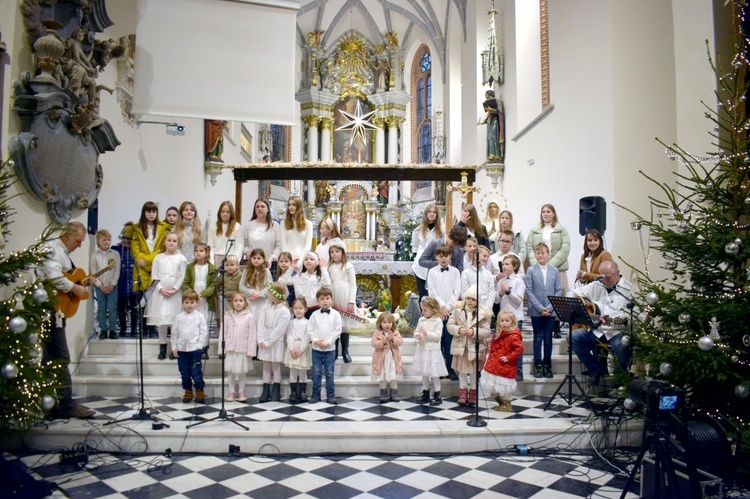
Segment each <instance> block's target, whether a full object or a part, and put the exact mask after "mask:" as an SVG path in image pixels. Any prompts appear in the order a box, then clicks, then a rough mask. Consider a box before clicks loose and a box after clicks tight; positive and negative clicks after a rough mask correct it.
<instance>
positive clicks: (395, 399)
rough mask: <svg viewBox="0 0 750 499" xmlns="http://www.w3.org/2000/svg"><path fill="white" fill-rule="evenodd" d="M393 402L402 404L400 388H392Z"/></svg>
mask: <svg viewBox="0 0 750 499" xmlns="http://www.w3.org/2000/svg"><path fill="white" fill-rule="evenodd" d="M391 402H401V399H400V398H399V396H398V388H391Z"/></svg>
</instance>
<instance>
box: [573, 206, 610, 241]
mask: <svg viewBox="0 0 750 499" xmlns="http://www.w3.org/2000/svg"><path fill="white" fill-rule="evenodd" d="M589 229H596V230H598V231H599V232H601V233H602V235H604V232H605V231H606V230H607V202H606V201H605V200H604V198H603V197H601V196H586V197H585V198H581V200H580V201H579V202H578V233H579V234H581V235H582V236H584V235H586V231H588V230H589Z"/></svg>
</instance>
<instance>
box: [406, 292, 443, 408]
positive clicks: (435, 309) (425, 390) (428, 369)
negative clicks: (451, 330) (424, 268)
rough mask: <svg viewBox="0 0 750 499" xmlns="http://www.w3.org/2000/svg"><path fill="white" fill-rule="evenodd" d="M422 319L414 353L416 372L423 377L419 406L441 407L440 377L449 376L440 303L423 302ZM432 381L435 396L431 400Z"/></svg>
mask: <svg viewBox="0 0 750 499" xmlns="http://www.w3.org/2000/svg"><path fill="white" fill-rule="evenodd" d="M421 307H422V317H420V319H419V322H418V323H417V327H416V329H415V330H414V339H415V340H417V348H416V351H415V352H414V360H413V362H412V365H413V366H414V372H415V373H416V374H418V375H420V376H422V395H421V396H420V397H419V398H417V400H416V402H417V404H426V403H428V402H429V403H430V405H440V404H442V403H443V399H442V398H440V377H441V376H448V369H447V368H446V367H445V360H443V354H442V353H441V351H440V338H441V336H442V335H443V319H442V316H441V312H440V304H439V303H438V301H437V300H436V299H435V298H433V297H431V296H428V297H426V298H425V299H424V300H422V304H421ZM430 381H432V388H433V391H434V396H433V398H432V400H430Z"/></svg>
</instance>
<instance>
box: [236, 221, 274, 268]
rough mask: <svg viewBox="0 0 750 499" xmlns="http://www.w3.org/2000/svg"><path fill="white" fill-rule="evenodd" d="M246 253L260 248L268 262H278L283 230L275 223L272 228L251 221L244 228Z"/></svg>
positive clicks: (272, 223)
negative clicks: (269, 260)
mask: <svg viewBox="0 0 750 499" xmlns="http://www.w3.org/2000/svg"><path fill="white" fill-rule="evenodd" d="M243 234H244V237H245V248H244V250H245V251H246V252H250V251H251V250H254V249H256V248H260V249H262V250H263V252H264V253H265V254H266V261H267V260H268V259H269V258H271V259H273V260H278V259H279V255H280V254H281V228H280V227H279V224H278V223H277V222H275V221H272V222H271V228H270V229H268V228H267V227H266V224H264V223H260V222H258V221H257V220H250V221H249V222H247V224H245V227H243Z"/></svg>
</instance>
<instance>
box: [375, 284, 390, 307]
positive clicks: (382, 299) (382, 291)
mask: <svg viewBox="0 0 750 499" xmlns="http://www.w3.org/2000/svg"><path fill="white" fill-rule="evenodd" d="M378 287H379V289H378V308H382V309H383V310H384V311H386V312H390V311H391V307H392V306H393V298H391V291H390V290H389V289H388V286H386V285H385V281H380V282H378Z"/></svg>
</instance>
